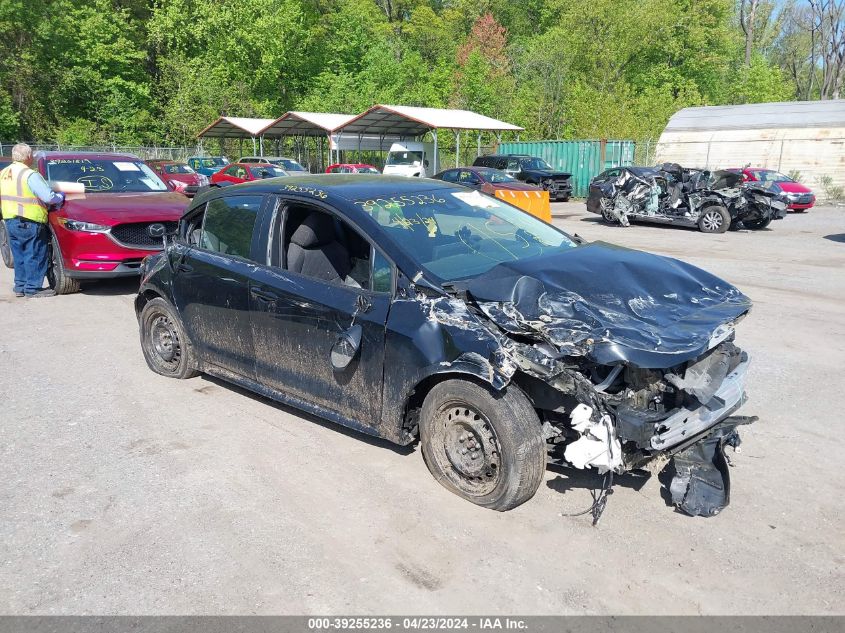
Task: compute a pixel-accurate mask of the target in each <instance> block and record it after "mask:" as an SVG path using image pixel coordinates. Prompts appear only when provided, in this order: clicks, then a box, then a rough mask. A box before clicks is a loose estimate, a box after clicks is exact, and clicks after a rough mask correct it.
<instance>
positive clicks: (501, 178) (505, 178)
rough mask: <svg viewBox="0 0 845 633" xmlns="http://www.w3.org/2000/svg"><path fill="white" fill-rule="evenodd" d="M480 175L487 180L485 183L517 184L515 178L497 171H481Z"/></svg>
mask: <svg viewBox="0 0 845 633" xmlns="http://www.w3.org/2000/svg"><path fill="white" fill-rule="evenodd" d="M481 175H482V176H484V177H485V178H486V179H487V182H494V183H495V182H517V180H516V178H514V177H513V176H511V175H510V174H506V173H505V172H503V171H499V170H498V169H491V170H490V171H482V172H481Z"/></svg>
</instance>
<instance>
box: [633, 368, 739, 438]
mask: <svg viewBox="0 0 845 633" xmlns="http://www.w3.org/2000/svg"><path fill="white" fill-rule="evenodd" d="M749 364H750V361H749V360H748V358H747V357H746V358H744V359H743V360H742V362H740V364H739V365H737V367H736V368H735V369H734V370H733V371H732V372H731V373H729V374H728V375H727V376H726V377H725V379H724V381H723V382H722V384H721V385H720V386H719V388H718V389H717V390H716V393H715V394H714V395H713V397H712V398H711V400H710V401H709V402H708V403H707V404H706V405H704V406H702V407H699V408H698V409H693V410H690V409H681V410H680V411H678V412H676V413H673V414H672V415H670V416H669V417H668V418H666V419H664V420H662V421H661V422H660V424H659V426H658V431H657V432H656V433H655V434H654V435H652V437H651V439H650V440H649V443H650V445H651V448H652V449H654V450H658V451H664V450H667V449H670V448H672V447H673V446H676V445H678V444H681V443H683V442H684V440H687V439H689V438H692V437H694V436H696V435H699V434H700V433H702V432H704V431H706V430H707V429H709V428H710V427H712V426H714V425H715V424H717V423H718V422H719V421H720V420H722V419H724V418H726V417H727V416H729V415H731V414H732V413H733V412H734V411H736V410H737V409H739V407H741V406H742V404H743V403H744V402H745V401H746V395H745V378H746V374H747V373H748V366H749Z"/></svg>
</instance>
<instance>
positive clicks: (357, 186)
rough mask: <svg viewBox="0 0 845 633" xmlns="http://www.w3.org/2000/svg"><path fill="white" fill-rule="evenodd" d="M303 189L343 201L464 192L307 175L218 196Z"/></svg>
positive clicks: (397, 179) (403, 179)
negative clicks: (437, 192)
mask: <svg viewBox="0 0 845 633" xmlns="http://www.w3.org/2000/svg"><path fill="white" fill-rule="evenodd" d="M295 187H299V188H301V189H302V191H300V192H299V193H305V194H306V195H308V197H311V194H310V191H307V190H321V191H323V192H325V193H327V194H329V195H331V196H334V197H337V198H342V199H344V200H346V201H355V200H363V199H372V198H384V197H387V198H390V197H393V196H397V195H403V194H409V193H420V192H423V191H429V190H432V189H455V190H459V191H463V190H464V189H463V188H461V187H459V186H456V185H453V184H451V183H444V182H443V181H442V180H433V179H431V178H408V177H407V176H385V175H383V174H309V175H307V176H288V177H285V178H283V179H278V180H277V179H276V178H267V179H265V180H256V181H252V182H249V183H243V184H239V185H232V186H230V187H225V188H223V189H220V190H219V191H218V192H214V193H219V194H220V195H223V194H225V193H231V192H234V191H243V192H247V191H249V192H256V193H258V192H260V193H291V192H292V191H293V192H294V193H296V191H295V190H294V189H293V188H295Z"/></svg>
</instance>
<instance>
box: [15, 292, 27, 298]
mask: <svg viewBox="0 0 845 633" xmlns="http://www.w3.org/2000/svg"><path fill="white" fill-rule="evenodd" d="M15 296H16V297H24V296H26V295H24V293H22V292H16V293H15Z"/></svg>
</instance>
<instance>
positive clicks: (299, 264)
mask: <svg viewBox="0 0 845 633" xmlns="http://www.w3.org/2000/svg"><path fill="white" fill-rule="evenodd" d="M351 267H352V266H351V262H350V259H349V251H348V250H347V248H346V247H345V246H344V245H343V244H341V243H340V242H339V241H338V238H337V233H336V231H335V224H334V220H333V219H332V218H331V217H330V216H329V215H327V214H325V213H321V212H319V211H315V212H313V213H311V214H310V215H309V216H308V217H306V218H305V220H303V222H302V224H300V225H299V226H298V227H297V229H296V231H294V232H293V235H291V238H290V244H289V245H288V256H287V268H288V270H290V271H293V272H296V273H301V274H303V275H307V276H308V277H314V278H315V279H320V280H322V281H330V282H337V281H340V282H343V280H344V279H346V276H347V275H348V274H349V271H350V270H351Z"/></svg>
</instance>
